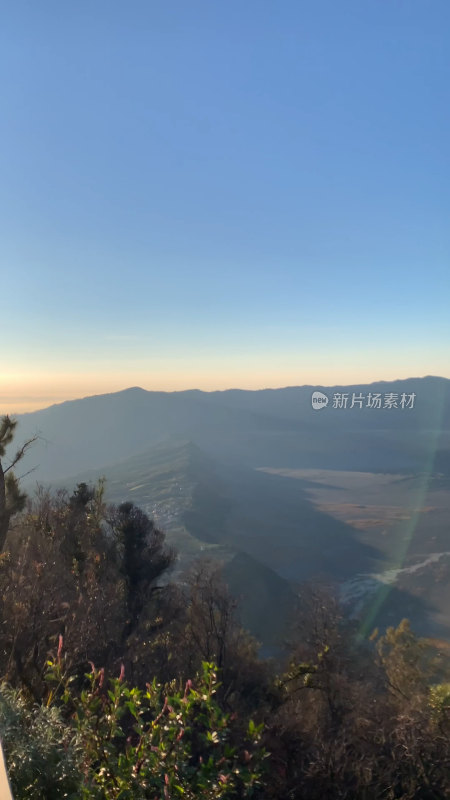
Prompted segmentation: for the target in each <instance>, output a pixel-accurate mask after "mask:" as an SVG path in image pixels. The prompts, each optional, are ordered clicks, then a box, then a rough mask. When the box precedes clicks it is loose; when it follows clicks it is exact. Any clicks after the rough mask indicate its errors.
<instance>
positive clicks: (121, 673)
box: [119, 664, 125, 682]
mask: <svg viewBox="0 0 450 800" xmlns="http://www.w3.org/2000/svg"><path fill="white" fill-rule="evenodd" d="M124 677H125V665H124V664H121V665H120V675H119V681H120V682H122V681H123V679H124Z"/></svg>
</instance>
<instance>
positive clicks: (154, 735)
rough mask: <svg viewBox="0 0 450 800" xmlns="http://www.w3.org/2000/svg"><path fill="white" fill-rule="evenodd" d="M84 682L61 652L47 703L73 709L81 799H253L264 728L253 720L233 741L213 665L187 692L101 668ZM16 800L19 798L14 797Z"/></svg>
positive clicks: (50, 675)
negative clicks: (142, 684)
mask: <svg viewBox="0 0 450 800" xmlns="http://www.w3.org/2000/svg"><path fill="white" fill-rule="evenodd" d="M86 679H87V682H88V683H87V687H86V688H84V689H83V690H81V691H76V690H75V689H74V682H73V680H71V679H70V678H69V677H67V675H65V674H64V669H63V666H62V661H61V657H60V655H59V656H58V657H57V659H55V660H51V661H48V672H47V680H48V681H49V683H50V684H51V685H52V690H51V693H50V695H49V702H50V703H60V704H61V706H62V708H63V710H64V709H66V710H67V711H68V712H70V726H71V727H72V728H73V731H74V733H73V736H74V737H75V739H76V741H77V742H79V743H80V744H81V747H82V750H83V768H82V774H83V779H82V783H81V785H80V788H79V796H80V797H89V798H111V800H113V799H115V798H117V800H119V798H120V800H126V798H142V799H143V798H155V797H161V798H164V799H165V798H176V797H183V798H186V800H191V798H192V799H193V798H200V797H201V798H205V800H213V799H214V798H223V799H224V800H231V798H244V797H252V796H253V795H254V792H255V791H256V788H257V786H258V784H259V781H260V777H261V770H262V763H263V759H264V756H265V753H264V750H263V748H262V747H261V744H260V740H261V736H262V729H263V726H262V725H255V724H254V723H253V722H250V724H249V726H248V732H247V741H246V743H245V747H243V748H241V749H238V748H237V747H235V746H233V744H232V743H231V726H232V721H231V719H230V716H229V715H227V714H225V713H224V712H223V710H222V709H221V708H220V707H219V705H218V703H217V702H216V700H215V694H216V691H217V688H218V685H219V684H218V682H217V677H216V673H215V668H214V665H213V664H210V663H206V662H205V663H203V669H202V673H201V675H200V676H199V678H198V680H197V681H196V685H195V686H194V684H193V683H192V682H191V681H188V682H187V683H186V686H185V688H184V691H183V690H182V689H180V688H177V686H175V685H174V684H172V685H168V686H162V685H161V684H159V683H158V682H157V681H156V680H153V681H152V683H148V684H147V686H146V689H145V690H141V689H138V688H137V687H132V688H130V687H129V686H128V685H127V683H126V682H125V681H124V675H123V670H122V674H121V676H120V677H119V678H117V679H114V680H110V681H108V682H106V681H105V676H104V671H103V670H102V669H101V670H97V669H95V667H94V666H92V671H91V673H89V674H88V675H86ZM17 800H20V799H19V798H17Z"/></svg>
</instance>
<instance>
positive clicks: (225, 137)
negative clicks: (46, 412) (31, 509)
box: [0, 0, 450, 411]
mask: <svg viewBox="0 0 450 800" xmlns="http://www.w3.org/2000/svg"><path fill="white" fill-rule="evenodd" d="M449 30H450V5H449V3H448V2H447V0H434V2H433V3H426V2H424V0H422V1H421V2H417V1H416V0H404V1H403V2H401V0H392V1H391V2H381V1H380V0H376V2H370V1H369V0H368V1H367V2H366V0H364V2H361V0H355V1H354V2H349V1H348V0H341V2H335V0H322V1H321V0H318V1H317V2H303V1H301V0H296V1H295V2H293V1H292V2H291V0H286V1H285V2H281V3H280V2H262V0H258V1H256V0H247V1H246V2H242V0H239V2H238V1H237V0H227V1H226V2H225V0H221V1H220V2H219V1H217V2H213V1H212V0H208V2H206V1H205V2H196V0H192V1H191V0H190V2H185V0H172V2H169V3H168V2H163V1H162V0H161V1H160V0H155V1H154V2H152V1H151V0H145V2H141V1H140V0H135V1H134V2H131V3H126V4H125V3H122V2H117V1H116V0H108V2H102V0H96V2H87V0H80V1H79V2H77V3H61V2H49V1H48V0H42V1H41V2H39V3H35V2H31V1H30V2H21V0H18V2H16V3H11V4H9V7H8V8H6V10H5V9H4V10H3V15H2V25H1V30H0V65H1V69H2V74H3V80H2V88H1V108H2V113H1V116H0V170H1V173H0V174H1V180H0V234H1V235H0V254H1V267H0V269H1V289H0V303H1V314H0V329H1V333H2V341H3V343H4V344H5V345H6V344H7V346H5V347H4V348H2V352H1V359H0V411H5V410H12V411H18V410H25V409H27V408H34V407H38V406H42V405H46V404H48V402H52V401H55V400H59V399H64V398H66V397H72V396H82V395H86V394H91V393H95V392H97V391H112V390H116V389H120V388H125V387H126V386H129V385H136V384H138V385H141V386H143V387H145V388H157V389H182V388H193V387H198V388H204V389H213V388H226V387H230V386H243V387H248V388H258V387H260V386H261V387H262V386H281V385H287V384H290V385H292V384H302V383H321V384H332V383H338V382H344V383H345V382H356V381H361V382H366V381H370V380H376V379H390V378H395V377H406V376H409V375H424V374H441V375H446V376H448V377H450V368H449V364H450V360H449V341H450V322H449V320H450V314H449V301H450V268H449V264H450V226H449V224H448V223H449V215H450V180H449V179H450V163H449V162H450V147H449V141H450V103H449V91H448V86H449V78H450V56H449V49H448V32H449Z"/></svg>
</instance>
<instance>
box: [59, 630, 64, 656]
mask: <svg viewBox="0 0 450 800" xmlns="http://www.w3.org/2000/svg"><path fill="white" fill-rule="evenodd" d="M62 649H63V637H62V634H61V633H60V634H59V639H58V661H61V653H62Z"/></svg>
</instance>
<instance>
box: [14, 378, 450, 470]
mask: <svg viewBox="0 0 450 800" xmlns="http://www.w3.org/2000/svg"><path fill="white" fill-rule="evenodd" d="M317 389H319V390H320V391H322V392H323V393H325V394H326V395H327V396H328V397H329V403H328V405H327V407H326V408H323V409H322V410H320V411H314V410H313V409H312V405H311V394H312V391H313V390H317ZM377 392H378V393H379V394H380V395H382V397H383V398H384V396H385V395H386V394H387V393H393V394H397V395H398V398H399V400H400V396H401V394H402V393H406V394H414V395H415V399H414V406H413V408H405V409H401V408H367V407H366V405H364V404H363V407H362V408H360V407H359V405H358V404H356V405H355V406H354V407H353V408H350V407H349V406H350V405H351V401H352V396H353V394H355V396H357V397H359V396H364V398H365V399H366V400H365V402H367V398H368V395H369V393H371V394H372V395H374V394H375V393H377ZM336 393H345V394H347V395H348V407H347V408H345V409H344V408H333V396H334V395H335V394H336ZM19 421H20V427H19V433H20V435H21V436H22V437H24V438H25V437H27V436H29V435H33V434H35V433H39V434H40V435H41V437H42V440H41V441H40V442H39V443H38V444H37V445H36V446H35V447H34V448H33V451H32V453H31V454H30V456H29V458H28V460H27V462H26V465H25V466H26V467H31V466H33V465H38V470H37V472H36V477H37V478H38V479H51V478H55V477H61V476H64V475H65V476H69V475H71V474H72V475H73V474H74V473H75V472H78V471H80V470H85V469H90V468H100V467H102V466H103V465H105V464H113V463H115V462H117V461H119V460H120V459H124V458H127V457H129V456H131V455H136V454H138V453H139V452H141V451H143V450H145V449H146V448H147V447H149V446H151V445H154V444H156V443H158V442H160V443H161V442H166V441H168V440H169V441H170V440H172V441H179V440H189V441H192V442H194V443H195V444H197V445H198V446H199V447H201V448H202V450H203V451H204V452H205V453H208V454H209V455H211V456H212V457H214V458H216V459H218V460H220V461H227V462H229V463H230V462H233V463H237V464H246V465H249V466H272V467H298V468H300V467H304V468H327V469H346V470H348V469H351V470H366V471H386V472H392V471H398V472H402V471H422V470H427V471H429V470H430V469H431V470H433V469H434V462H435V460H436V467H437V469H438V471H443V472H447V470H450V458H449V455H448V454H449V452H450V380H448V379H445V378H437V377H427V378H411V379H409V380H405V381H394V382H386V383H384V382H381V383H374V384H368V385H361V386H333V387H310V386H303V387H288V388H284V389H273V390H261V391H253V392H251V391H240V390H230V391H224V392H211V393H207V392H200V391H187V392H172V393H165V392H147V391H145V390H143V389H139V388H132V389H127V390H125V391H122V392H116V393H114V394H108V395H98V396H95V397H87V398H84V399H82V400H73V401H69V402H66V403H61V404H59V405H55V406H51V407H49V408H46V409H43V410H42V411H36V412H33V413H30V414H23V415H20V416H19Z"/></svg>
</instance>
